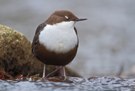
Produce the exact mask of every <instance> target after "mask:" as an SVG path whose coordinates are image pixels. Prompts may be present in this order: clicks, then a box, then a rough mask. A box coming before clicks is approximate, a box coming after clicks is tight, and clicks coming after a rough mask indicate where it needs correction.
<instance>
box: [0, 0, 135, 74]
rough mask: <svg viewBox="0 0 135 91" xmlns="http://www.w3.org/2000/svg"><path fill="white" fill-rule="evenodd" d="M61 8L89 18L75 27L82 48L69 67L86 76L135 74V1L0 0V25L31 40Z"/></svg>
mask: <svg viewBox="0 0 135 91" xmlns="http://www.w3.org/2000/svg"><path fill="white" fill-rule="evenodd" d="M61 9H64V10H70V11H72V12H73V13H74V14H75V15H77V16H78V17H80V18H87V19H88V20H87V21H84V22H79V23H77V24H76V27H77V29H78V34H79V39H80V45H79V50H78V54H77V56H76V58H75V59H74V61H73V62H72V63H70V64H69V65H68V66H69V67H71V68H72V69H73V70H75V71H77V72H78V73H80V74H81V75H82V76H83V77H90V76H105V75H121V76H124V77H127V76H129V75H132V76H133V75H134V74H135V35H134V34H135V1H134V0H72V1H70V0H0V24H4V25H7V26H10V27H12V28H14V29H16V30H17V31H19V32H22V33H23V34H24V35H25V36H26V37H27V38H28V39H29V40H30V41H32V39H33V36H34V33H35V30H36V28H37V26H38V25H39V24H40V23H42V22H43V21H44V20H46V19H47V18H48V17H49V15H50V14H51V13H53V12H54V11H55V10H61Z"/></svg>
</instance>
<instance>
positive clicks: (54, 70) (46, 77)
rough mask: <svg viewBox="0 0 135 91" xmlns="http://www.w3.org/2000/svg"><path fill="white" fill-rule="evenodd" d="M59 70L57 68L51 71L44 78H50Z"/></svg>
mask: <svg viewBox="0 0 135 91" xmlns="http://www.w3.org/2000/svg"><path fill="white" fill-rule="evenodd" d="M60 69H61V67H57V68H56V69H55V70H54V71H52V72H51V73H49V74H47V76H45V78H48V77H49V76H51V75H52V74H53V73H55V72H57V71H59V70H60Z"/></svg>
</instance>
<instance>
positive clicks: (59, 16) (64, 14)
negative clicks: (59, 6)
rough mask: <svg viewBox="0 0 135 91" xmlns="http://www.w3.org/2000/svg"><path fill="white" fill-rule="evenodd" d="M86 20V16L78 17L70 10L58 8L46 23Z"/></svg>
mask: <svg viewBox="0 0 135 91" xmlns="http://www.w3.org/2000/svg"><path fill="white" fill-rule="evenodd" d="M83 20H87V19H86V18H83V19H79V18H78V17H77V16H75V15H74V14H73V13H72V12H70V11H67V10H59V11H55V12H54V13H53V14H52V15H51V16H50V17H49V18H48V19H47V21H46V23H47V24H51V25H53V24H56V23H60V22H62V21H67V22H68V21H75V22H77V21H83Z"/></svg>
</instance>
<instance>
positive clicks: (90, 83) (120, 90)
mask: <svg viewBox="0 0 135 91" xmlns="http://www.w3.org/2000/svg"><path fill="white" fill-rule="evenodd" d="M69 80H70V81H69V82H49V81H48V82H42V81H35V82H32V81H3V80H0V83H1V84H0V91H106V90H107V91H134V90H135V87H134V86H135V79H122V78H118V77H92V78H88V79H84V78H77V77H70V78H69Z"/></svg>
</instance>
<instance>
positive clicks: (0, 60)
mask: <svg viewBox="0 0 135 91" xmlns="http://www.w3.org/2000/svg"><path fill="white" fill-rule="evenodd" d="M52 69H54V67H52V66H51V67H48V70H49V71H47V72H50V71H51V70H52ZM42 70H43V63H41V62H40V61H39V60H37V59H36V58H35V57H34V56H33V54H32V52H31V42H30V41H29V40H28V39H27V38H26V37H25V36H24V35H23V34H22V33H20V32H17V31H15V30H14V29H12V28H10V27H7V26H4V25H0V73H6V74H3V75H6V76H8V75H11V76H12V77H13V78H14V77H16V76H18V75H24V76H29V75H35V74H39V75H40V76H41V75H42ZM7 74H8V75H7ZM68 75H70V76H79V75H78V74H77V73H75V72H73V71H72V70H70V71H69V70H68ZM9 78H11V77H10V76H9Z"/></svg>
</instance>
